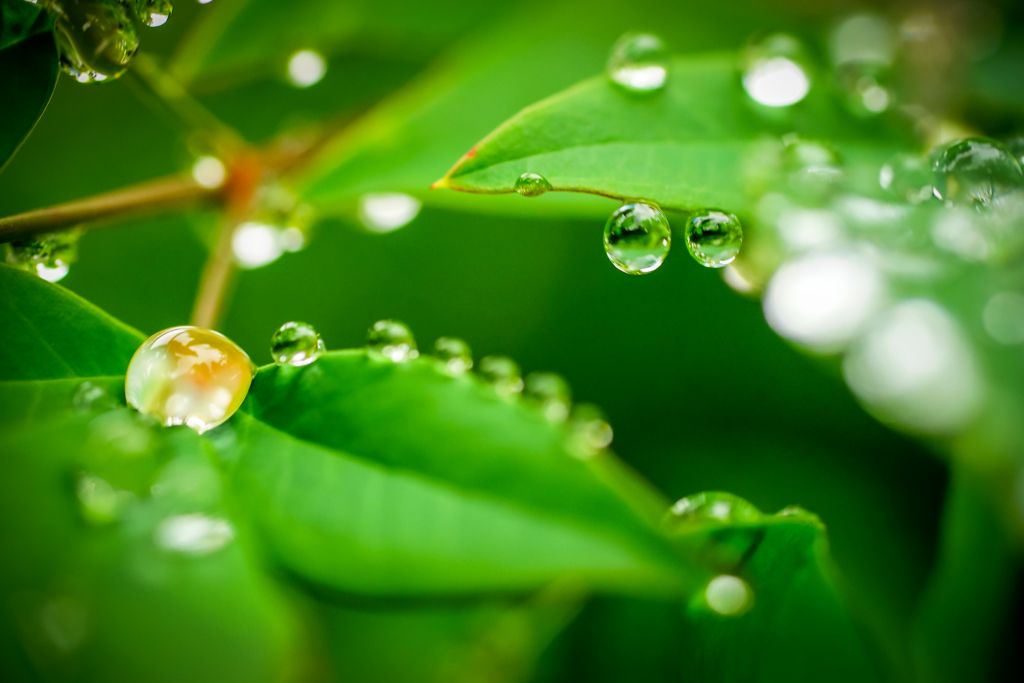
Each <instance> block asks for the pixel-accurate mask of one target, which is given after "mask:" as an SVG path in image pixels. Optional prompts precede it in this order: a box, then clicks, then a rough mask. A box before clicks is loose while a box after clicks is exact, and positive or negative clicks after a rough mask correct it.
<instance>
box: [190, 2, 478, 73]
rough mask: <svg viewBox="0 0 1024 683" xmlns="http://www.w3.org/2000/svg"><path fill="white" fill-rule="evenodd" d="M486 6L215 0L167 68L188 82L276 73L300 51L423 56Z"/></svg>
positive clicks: (470, 3)
mask: <svg viewBox="0 0 1024 683" xmlns="http://www.w3.org/2000/svg"><path fill="white" fill-rule="evenodd" d="M494 7H495V6H494V5H492V4H490V3H480V2H473V1H472V0H442V1H441V2H434V3H421V2H415V0H413V1H410V0H385V1H381V0H358V1H356V2H336V1H335V0H291V1H290V2H286V3H282V2H278V1H277V0H237V1H236V2H219V3H216V4H214V5H213V6H212V7H210V8H209V10H208V14H207V16H206V17H204V18H203V20H202V21H200V23H198V24H197V25H196V27H195V28H194V29H193V30H192V32H191V34H190V35H189V37H188V38H187V39H186V40H185V41H183V42H182V43H181V45H180V46H179V48H178V51H177V58H176V60H175V64H174V66H173V69H174V71H175V73H176V75H178V76H179V77H180V78H182V79H184V80H186V81H189V80H193V79H195V78H198V77H209V76H211V75H217V74H224V73H225V72H228V73H230V72H236V73H237V72H243V71H250V72H258V71H269V70H279V71H282V72H283V71H284V67H285V63H286V62H287V57H288V56H289V55H290V54H292V53H293V52H295V51H297V50H301V49H314V50H318V51H319V52H322V53H324V54H328V55H329V54H332V53H338V52H353V53H364V54H396V53H397V54H403V53H404V54H412V55H422V54H424V53H426V54H431V53H432V52H434V51H436V50H437V49H438V48H439V47H440V46H442V45H444V44H446V43H447V42H449V41H451V40H452V39H453V38H455V37H456V36H458V35H459V33H461V32H462V31H464V30H465V29H467V28H468V27H470V26H472V25H473V24H474V23H476V22H478V21H479V20H480V19H481V18H482V17H484V16H487V15H488V14H491V13H492V12H493V11H494Z"/></svg>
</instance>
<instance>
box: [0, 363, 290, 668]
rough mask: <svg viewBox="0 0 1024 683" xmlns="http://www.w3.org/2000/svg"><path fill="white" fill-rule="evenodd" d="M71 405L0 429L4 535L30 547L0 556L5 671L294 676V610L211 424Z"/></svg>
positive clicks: (1, 388)
mask: <svg viewBox="0 0 1024 683" xmlns="http://www.w3.org/2000/svg"><path fill="white" fill-rule="evenodd" d="M56 382H57V383H60V384H66V381H63V380H56ZM48 383H49V382H39V384H48ZM9 388H10V383H4V384H0V395H2V394H4V393H6V392H7V391H8V389H9ZM67 405H68V406H70V400H69V401H68V404H67ZM57 415H63V417H55V416H53V415H51V419H49V420H47V421H45V422H40V423H37V424H33V425H29V426H27V427H23V428H17V429H12V430H8V429H5V431H4V435H3V437H2V439H0V441H2V443H0V453H2V457H0V471H2V476H0V481H2V485H0V487H2V492H0V494H2V495H0V513H2V514H3V517H4V519H5V520H6V522H5V523H4V525H3V529H2V530H0V543H2V545H3V547H4V549H5V556H6V557H8V558H17V559H16V561H8V562H4V563H2V567H0V589H2V592H3V600H4V604H5V605H6V606H7V609H5V610H4V611H3V617H2V620H0V641H2V644H0V671H2V673H0V677H3V678H4V680H32V679H33V678H35V677H38V678H39V679H40V680H68V679H73V680H80V681H115V682H116V681H125V682H128V681H140V680H146V681H180V680H183V679H188V680H195V681H279V680H281V677H282V676H283V675H284V674H285V673H286V672H287V671H288V670H289V668H290V667H291V666H292V663H291V651H292V648H293V642H292V639H293V637H294V623H293V619H292V617H291V616H290V615H289V613H288V611H287V610H286V609H285V605H284V604H283V603H282V601H281V598H280V597H279V596H278V595H277V594H276V593H275V591H274V590H273V588H272V586H270V585H269V583H268V581H267V580H266V579H265V578H264V577H263V576H262V575H261V574H260V573H259V572H258V570H256V569H255V568H254V565H253V563H252V560H251V557H250V556H251V553H250V552H249V551H248V550H247V548H246V547H245V543H244V529H241V528H239V527H237V526H236V525H235V524H233V523H232V522H230V521H229V520H228V518H227V516H226V514H225V509H224V507H223V504H222V502H221V498H220V480H219V475H218V473H217V472H216V470H215V469H214V468H213V466H212V463H211V461H210V459H209V457H208V455H207V453H206V450H205V448H204V446H203V444H202V441H201V439H200V437H198V436H197V435H195V434H194V433H192V432H191V431H189V430H187V429H184V428H178V429H165V428H162V427H155V426H153V425H152V424H150V423H143V422H141V421H140V420H139V418H138V417H137V416H134V415H133V414H131V412H130V411H128V410H126V409H123V408H122V409H119V410H113V411H108V412H104V413H99V414H97V413H91V412H85V413H74V412H72V411H70V410H68V409H66V410H65V411H64V412H63V413H58V414H57ZM140 466H141V467H143V468H144V469H147V470H148V475H149V476H143V477H140V476H139V475H142V474H144V472H143V471H142V470H141V469H140ZM129 471H134V475H133V476H129V477H125V476H124V475H125V473H126V472H129ZM29 671H32V672H34V675H32V676H30V675H29Z"/></svg>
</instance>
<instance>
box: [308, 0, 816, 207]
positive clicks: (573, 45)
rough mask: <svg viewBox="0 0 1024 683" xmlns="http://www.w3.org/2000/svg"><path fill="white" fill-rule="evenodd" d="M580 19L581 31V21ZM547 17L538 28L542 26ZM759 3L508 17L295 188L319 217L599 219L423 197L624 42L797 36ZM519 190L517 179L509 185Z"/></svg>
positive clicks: (707, 46)
mask: <svg viewBox="0 0 1024 683" xmlns="http://www.w3.org/2000/svg"><path fill="white" fill-rule="evenodd" d="M583 14H585V15H586V17H587V20H586V21H583V22H581V21H580V16H581V15H583ZM538 17H543V21H538V20H537V18H538ZM806 23H809V22H801V21H798V20H795V19H793V18H785V19H781V18H780V17H779V16H778V13H777V12H776V11H774V10H773V8H771V7H766V6H764V4H762V3H746V2H740V3H729V4H728V5H724V6H723V4H722V3H716V2H687V3H678V2H665V1H664V0H635V1H632V2H631V1H629V0H600V1H599V2H596V3H595V2H583V1H581V0H566V1H563V2H545V3H543V4H542V6H540V3H538V4H537V5H530V4H526V5H521V4H519V5H515V6H514V7H512V8H511V9H510V11H509V13H508V14H507V15H504V16H502V17H500V18H499V19H498V20H496V21H495V22H494V23H493V24H492V25H490V26H488V27H487V28H482V29H480V30H478V31H477V32H475V33H474V34H473V35H471V36H467V37H466V39H465V40H464V41H463V42H462V43H461V44H459V45H457V46H456V47H455V48H453V49H452V50H451V52H450V53H449V54H447V55H446V56H445V57H444V58H442V59H441V60H439V61H438V63H436V64H435V66H434V68H432V69H430V70H429V71H428V72H427V73H425V74H423V76H422V77H421V78H419V79H418V80H416V81H414V82H413V83H411V84H410V85H409V86H408V87H406V88H405V89H404V90H402V91H400V92H398V93H396V94H395V95H394V96H393V97H391V98H390V99H388V100H386V101H385V102H382V103H381V104H380V105H379V106H378V107H376V108H374V109H373V110H371V111H370V112H369V113H367V114H366V115H365V116H364V117H362V118H361V119H359V120H358V121H356V122H355V123H354V124H353V125H351V126H349V127H348V128H346V129H345V130H343V131H342V132H340V133H339V134H338V135H337V136H336V138H335V139H334V140H333V141H332V142H331V143H329V144H328V145H327V146H326V147H325V148H324V149H323V150H322V152H321V153H320V154H319V155H318V158H317V160H316V162H315V163H314V164H313V165H311V167H310V168H308V169H306V170H304V171H303V173H302V174H301V175H300V176H299V177H298V178H296V182H297V183H298V185H299V186H300V188H301V189H302V191H303V194H304V198H305V199H306V201H309V202H311V203H313V204H314V205H316V206H317V208H318V209H319V210H321V211H323V212H325V213H346V212H352V211H353V207H354V205H355V202H356V199H357V197H358V196H359V195H360V194H361V193H365V192H382V191H401V192H406V193H409V194H413V195H416V196H417V197H419V198H420V199H421V200H423V201H429V202H430V203H432V204H436V205H442V206H450V207H452V208H458V209H461V210H468V211H489V212H498V213H533V214H536V213H538V212H541V213H550V214H563V215H564V214H569V215H586V216H592V215H599V214H603V213H607V212H608V209H607V207H606V203H605V202H602V201H600V200H594V199H592V198H589V197H576V196H566V195H560V196H558V195H555V196H547V197H544V198H542V199H540V200H538V201H530V202H524V201H523V200H522V199H521V198H519V197H515V198H509V197H495V198H487V199H483V198H466V197H460V196H459V195H453V194H451V193H439V192H428V190H427V188H428V187H429V186H430V184H431V183H432V182H434V181H435V180H437V178H439V177H440V176H441V175H442V174H443V173H444V172H445V171H446V170H447V169H448V168H449V167H450V166H451V163H452V160H453V159H455V158H457V157H458V156H459V155H461V154H462V153H463V152H465V151H466V150H467V149H468V148H469V147H470V146H472V145H473V143H475V142H477V141H478V140H480V138H482V137H483V136H484V135H486V134H487V133H488V132H489V131H491V130H493V129H494V127H495V126H497V125H499V124H500V123H501V122H502V121H504V120H506V119H507V118H509V117H510V116H513V115H514V114H515V113H516V112H517V111H519V110H521V109H522V108H524V107H526V106H528V105H530V104H533V103H534V102H536V101H537V100H539V99H541V98H544V97H547V96H549V95H551V94H553V93H556V92H558V91H559V90H562V89H564V88H567V87H569V86H570V85H572V84H573V83H576V82H578V81H580V80H581V79H583V78H586V77H587V76H589V75H591V74H594V73H597V72H599V71H601V70H602V69H603V68H604V65H605V62H606V60H607V58H608V52H609V50H610V49H611V46H612V44H613V43H614V42H615V40H616V38H618V37H619V36H620V35H621V34H622V33H623V32H625V31H627V30H650V31H655V32H657V33H659V34H661V35H663V36H664V38H665V39H666V41H667V42H668V44H669V45H670V46H672V47H673V48H674V49H676V50H677V51H678V52H696V51H701V50H713V49H735V48H738V47H740V46H741V45H742V44H743V43H744V41H745V40H746V39H747V38H748V37H749V36H750V35H751V34H753V33H754V32H755V31H756V30H759V29H761V28H763V27H764V26H765V25H773V26H780V24H781V25H785V26H787V27H790V28H800V27H802V25H806ZM513 180H514V179H513Z"/></svg>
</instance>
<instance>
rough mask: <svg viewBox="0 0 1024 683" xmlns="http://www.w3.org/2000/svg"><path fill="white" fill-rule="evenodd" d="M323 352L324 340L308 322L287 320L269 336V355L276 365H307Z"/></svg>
mask: <svg viewBox="0 0 1024 683" xmlns="http://www.w3.org/2000/svg"><path fill="white" fill-rule="evenodd" d="M323 352H324V340H323V339H321V338H320V334H319V333H318V332H317V331H316V328H314V327H313V326H312V325H310V324H309V323H300V322H296V321H292V322H287V323H285V324H284V325H281V327H279V328H277V331H276V332H274V335H273V336H272V337H271V338H270V356H271V357H272V358H273V359H274V362H275V363H277V364H278V365H291V366H292V367H296V368H298V367H302V366H303V365H309V364H310V363H312V362H313V361H315V360H316V359H317V358H319V357H320V354H322V353H323Z"/></svg>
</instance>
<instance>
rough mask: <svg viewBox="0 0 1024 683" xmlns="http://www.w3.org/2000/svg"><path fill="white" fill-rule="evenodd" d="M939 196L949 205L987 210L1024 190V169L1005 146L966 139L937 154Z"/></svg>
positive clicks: (986, 139)
mask: <svg viewBox="0 0 1024 683" xmlns="http://www.w3.org/2000/svg"><path fill="white" fill-rule="evenodd" d="M934 158H935V164H934V169H935V172H936V175H937V176H938V177H937V183H938V184H937V187H936V190H937V191H938V194H939V196H941V197H942V198H943V199H945V200H946V201H947V202H951V203H953V204H961V205H964V206H973V207H974V208H976V209H985V208H988V207H991V206H995V205H998V204H1000V203H1002V202H1003V201H1005V200H1006V199H1007V198H1008V197H1009V196H1011V195H1013V194H1014V193H1017V192H1020V191H1021V190H1024V169H1022V168H1021V165H1020V162H1019V161H1017V159H1015V158H1014V156H1013V154H1011V153H1010V152H1009V151H1008V150H1007V149H1006V148H1005V147H1003V145H1001V144H1000V143H998V142H996V141H995V140H990V139H988V138H967V139H965V140H960V141H957V142H953V143H950V144H949V145H946V146H945V147H943V148H942V149H941V150H939V151H938V152H937V153H936V154H935V157H934Z"/></svg>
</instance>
